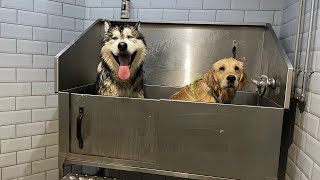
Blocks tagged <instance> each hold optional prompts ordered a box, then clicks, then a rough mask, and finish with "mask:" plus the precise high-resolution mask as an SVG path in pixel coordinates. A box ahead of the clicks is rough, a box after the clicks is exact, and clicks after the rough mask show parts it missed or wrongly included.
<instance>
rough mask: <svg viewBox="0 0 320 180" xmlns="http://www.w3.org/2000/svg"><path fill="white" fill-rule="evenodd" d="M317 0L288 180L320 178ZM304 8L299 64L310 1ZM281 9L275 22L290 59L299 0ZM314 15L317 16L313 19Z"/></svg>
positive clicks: (289, 1) (266, 0)
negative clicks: (304, 96)
mask: <svg viewBox="0 0 320 180" xmlns="http://www.w3.org/2000/svg"><path fill="white" fill-rule="evenodd" d="M269 1H270V2H269ZM274 1H276V0H262V1H261V4H260V7H261V8H262V9H268V8H269V7H272V6H273V5H274V4H275V3H274ZM317 2H319V1H316V5H315V7H316V11H315V16H314V17H315V19H316V20H317V22H315V25H314V28H313V29H312V32H313V36H312V39H314V41H313V43H314V45H312V47H311V51H312V54H313V55H311V58H312V59H310V61H311V62H312V63H311V71H314V73H313V74H312V75H311V76H310V79H309V83H308V86H307V90H308V91H309V92H308V93H307V105H306V108H305V111H304V112H303V113H302V114H300V113H299V112H297V116H296V124H295V130H294V143H293V144H292V145H291V147H290V150H289V157H288V168H287V176H286V179H288V180H295V179H299V180H315V179H320V171H319V170H320V169H319V165H320V153H319V152H320V125H319V124H320V108H319V104H320V90H319V89H320V86H319V84H320V71H319V68H318V64H320V63H319V62H320V56H319V54H320V49H319V48H318V47H319V44H320V38H319V35H320V20H319V19H320V18H319V17H320V12H319V8H320V5H319V3H317ZM304 3H305V5H306V7H305V8H304V11H303V17H302V20H303V19H304V20H305V22H304V24H302V27H301V36H300V41H301V42H302V43H301V46H300V47H301V49H300V51H299V53H300V56H299V57H300V58H299V59H300V61H301V63H300V66H299V68H300V69H301V68H303V67H304V64H305V63H304V62H305V57H306V56H305V55H306V52H305V51H306V45H307V43H306V42H307V33H306V32H308V30H309V22H310V11H311V9H310V7H311V0H305V1H304ZM282 8H283V10H282V11H281V12H279V14H278V12H277V14H276V15H275V17H276V16H281V17H282V18H281V22H279V21H277V22H276V24H277V25H279V24H281V28H280V41H281V44H282V45H283V46H284V48H285V50H286V52H287V54H288V57H289V59H290V61H291V62H293V59H294V46H295V35H296V32H297V17H298V13H299V1H298V0H284V1H283V4H282ZM316 17H317V18H316ZM301 84H302V75H300V76H299V78H298V88H297V92H298V94H299V93H300V92H301Z"/></svg>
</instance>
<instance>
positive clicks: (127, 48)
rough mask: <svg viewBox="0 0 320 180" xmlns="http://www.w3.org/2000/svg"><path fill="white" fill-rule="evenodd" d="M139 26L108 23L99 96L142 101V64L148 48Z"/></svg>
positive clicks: (99, 66)
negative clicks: (130, 98)
mask: <svg viewBox="0 0 320 180" xmlns="http://www.w3.org/2000/svg"><path fill="white" fill-rule="evenodd" d="M139 28H140V23H139V22H138V23H136V24H130V23H124V22H119V23H113V22H112V23H110V22H107V21H106V22H105V39H104V44H103V47H102V48H101V56H102V60H101V62H100V64H99V65H98V68H97V71H98V76H97V83H96V88H97V94H99V95H104V96H121V97H136V98H143V97H144V93H143V78H144V77H143V73H144V72H143V69H142V67H143V61H144V58H145V56H146V52H147V48H146V43H145V40H144V37H143V35H142V34H141V32H140V31H139Z"/></svg>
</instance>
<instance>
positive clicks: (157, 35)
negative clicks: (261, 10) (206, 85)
mask: <svg viewBox="0 0 320 180" xmlns="http://www.w3.org/2000/svg"><path fill="white" fill-rule="evenodd" d="M141 31H142V32H143V34H144V35H145V37H146V42H147V45H148V56H147V58H146V61H145V68H144V69H145V71H146V83H147V84H149V85H146V86H145V92H146V98H145V99H134V98H121V97H102V96H97V95H93V89H94V88H93V85H92V83H94V81H95V74H96V67H97V65H98V62H99V60H100V57H99V52H100V48H101V39H102V38H103V21H102V20H98V21H97V22H96V23H95V24H93V25H92V26H91V27H90V28H89V29H88V30H87V31H86V32H84V33H83V34H82V35H81V36H80V38H79V39H78V40H76V41H75V42H74V43H72V44H70V46H69V47H67V48H66V49H65V50H63V51H62V52H61V53H59V54H58V55H57V56H56V89H57V91H58V92H59V117H60V122H59V130H60V134H59V144H60V147H59V167H60V175H62V173H63V172H62V171H63V169H62V165H63V163H72V164H80V165H91V166H96V167H105V168H112V169H119V170H126V171H136V172H143V173H152V174H160V175H166V176H175V177H182V178H190V179H223V178H226V179H245V180H258V179H274V178H276V177H277V171H278V161H279V152H280V142H281V129H282V120H283V115H284V110H285V109H286V108H287V107H288V105H289V99H290V87H291V78H292V77H291V76H292V66H291V65H290V63H289V61H288V59H287V57H286V55H285V53H284V51H283V49H282V47H281V46H280V45H279V43H278V40H277V38H276V37H275V35H274V33H273V31H272V28H271V27H270V25H266V24H264V25H263V24H262V25H227V24H201V23H170V22H166V23H163V22H161V23H160V22H141ZM233 40H236V41H237V49H238V50H237V57H239V58H241V57H245V62H244V63H245V67H246V72H247V74H248V77H249V79H250V78H253V77H260V75H262V74H265V75H268V76H270V77H274V78H275V79H276V80H277V82H278V87H277V88H276V89H268V91H267V93H266V95H265V97H262V98H258V96H257V95H256V93H255V90H256V87H255V86H254V85H253V84H249V85H248V86H247V88H246V89H245V92H238V94H237V97H236V99H235V100H234V102H233V104H217V103H193V102H182V101H172V100H168V97H169V96H170V95H171V94H172V93H173V92H175V91H176V90H177V88H176V87H179V86H183V85H185V84H187V83H189V82H191V81H192V80H193V79H195V78H197V77H199V76H200V75H201V74H203V73H204V72H205V71H206V70H208V69H209V68H210V66H211V65H212V64H213V63H214V61H215V60H218V59H219V58H222V57H230V56H231V48H232V41H233ZM211 49H212V50H211ZM79 109H82V110H83V118H82V124H81V137H82V138H83V142H84V143H83V148H80V147H79V141H78V139H77V131H79V129H78V130H77V118H78V117H79ZM82 110H80V111H82Z"/></svg>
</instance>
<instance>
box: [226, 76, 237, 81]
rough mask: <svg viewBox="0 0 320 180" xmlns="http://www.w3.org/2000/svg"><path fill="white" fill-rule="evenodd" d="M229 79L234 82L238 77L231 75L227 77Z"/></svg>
mask: <svg viewBox="0 0 320 180" xmlns="http://www.w3.org/2000/svg"><path fill="white" fill-rule="evenodd" d="M227 80H228V82H231V83H233V82H234V81H235V80H236V77H235V76H234V75H229V76H228V77H227Z"/></svg>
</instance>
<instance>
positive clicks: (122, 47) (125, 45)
mask: <svg viewBox="0 0 320 180" xmlns="http://www.w3.org/2000/svg"><path fill="white" fill-rule="evenodd" d="M127 48H128V45H127V43H125V42H121V43H119V44H118V49H119V50H120V51H125V50H127Z"/></svg>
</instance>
